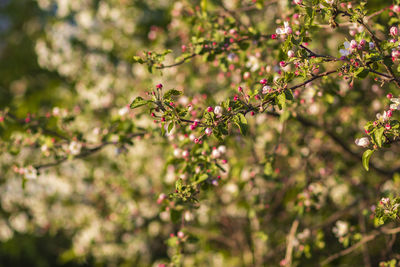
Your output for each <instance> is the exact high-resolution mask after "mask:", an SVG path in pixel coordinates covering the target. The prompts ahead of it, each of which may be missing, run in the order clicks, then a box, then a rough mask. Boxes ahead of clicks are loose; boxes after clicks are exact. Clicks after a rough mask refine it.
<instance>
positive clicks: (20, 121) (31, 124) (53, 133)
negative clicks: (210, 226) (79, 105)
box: [5, 112, 70, 141]
mask: <svg viewBox="0 0 400 267" xmlns="http://www.w3.org/2000/svg"><path fill="white" fill-rule="evenodd" d="M5 116H6V117H7V118H9V119H11V120H13V121H15V122H16V123H18V124H19V125H21V126H27V127H31V128H34V129H40V130H41V131H42V132H43V133H44V134H47V135H51V136H54V137H58V138H60V139H63V140H67V141H69V140H70V139H69V138H68V137H66V136H64V135H62V134H60V133H58V132H56V131H54V130H51V129H48V128H47V127H43V126H41V125H39V124H38V122H25V121H24V120H23V119H20V118H18V117H17V116H15V115H14V114H12V113H9V112H7V113H6V114H5Z"/></svg>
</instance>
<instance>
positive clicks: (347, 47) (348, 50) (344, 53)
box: [339, 41, 353, 57]
mask: <svg viewBox="0 0 400 267" xmlns="http://www.w3.org/2000/svg"><path fill="white" fill-rule="evenodd" d="M343 46H344V49H340V50H339V53H340V54H341V55H342V56H343V57H347V56H348V55H350V54H351V53H352V52H353V51H352V49H351V47H350V43H349V42H347V41H346V42H344V43H343Z"/></svg>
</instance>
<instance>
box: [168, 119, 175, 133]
mask: <svg viewBox="0 0 400 267" xmlns="http://www.w3.org/2000/svg"><path fill="white" fill-rule="evenodd" d="M172 128H174V123H173V122H171V123H170V124H169V125H168V133H170V132H171V130H172Z"/></svg>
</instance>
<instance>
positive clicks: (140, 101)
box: [131, 96, 151, 109]
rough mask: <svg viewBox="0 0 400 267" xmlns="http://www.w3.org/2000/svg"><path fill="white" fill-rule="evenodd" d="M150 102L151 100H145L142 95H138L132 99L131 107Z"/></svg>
mask: <svg viewBox="0 0 400 267" xmlns="http://www.w3.org/2000/svg"><path fill="white" fill-rule="evenodd" d="M149 102H151V101H149V100H144V99H143V98H141V97H140V96H138V97H136V98H135V99H134V100H133V101H132V103H131V109H134V108H138V107H141V106H144V105H146V104H147V103H149Z"/></svg>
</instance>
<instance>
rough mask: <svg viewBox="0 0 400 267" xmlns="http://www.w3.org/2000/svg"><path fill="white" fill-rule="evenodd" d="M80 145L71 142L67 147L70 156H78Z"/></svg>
mask: <svg viewBox="0 0 400 267" xmlns="http://www.w3.org/2000/svg"><path fill="white" fill-rule="evenodd" d="M81 148H82V144H81V143H79V142H76V141H72V142H71V143H70V144H69V146H68V149H69V152H70V153H71V155H78V154H79V153H80V152H81Z"/></svg>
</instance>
